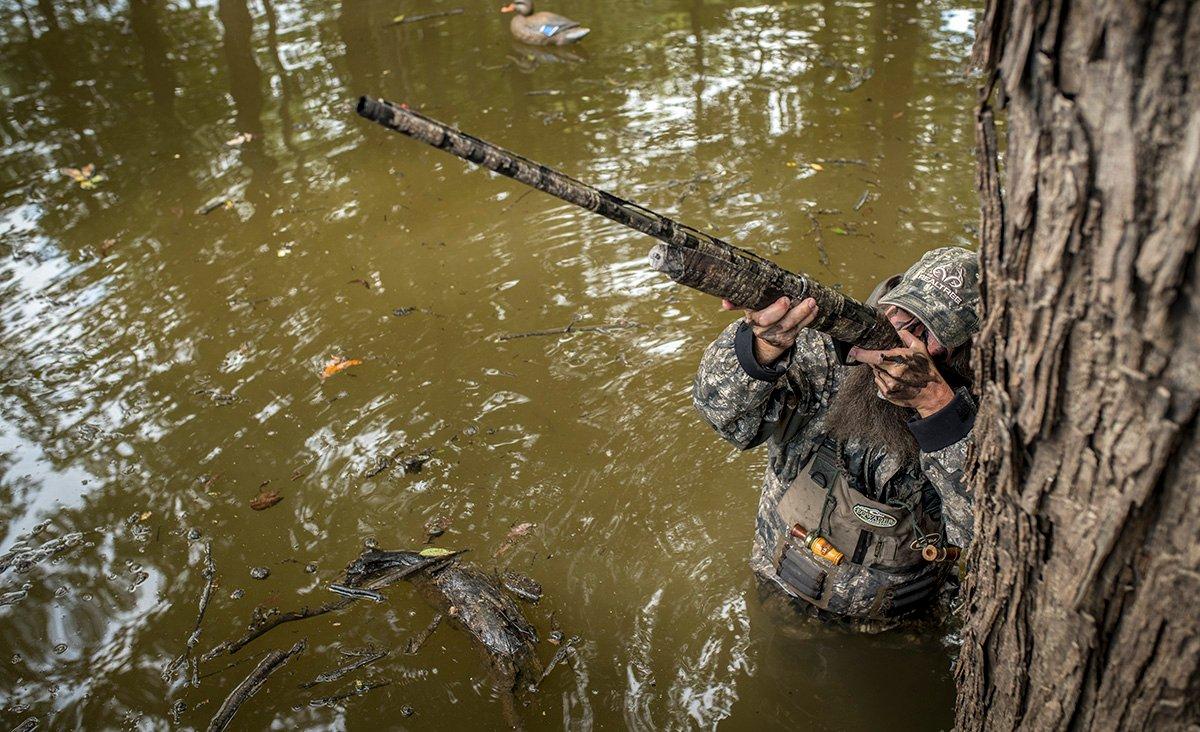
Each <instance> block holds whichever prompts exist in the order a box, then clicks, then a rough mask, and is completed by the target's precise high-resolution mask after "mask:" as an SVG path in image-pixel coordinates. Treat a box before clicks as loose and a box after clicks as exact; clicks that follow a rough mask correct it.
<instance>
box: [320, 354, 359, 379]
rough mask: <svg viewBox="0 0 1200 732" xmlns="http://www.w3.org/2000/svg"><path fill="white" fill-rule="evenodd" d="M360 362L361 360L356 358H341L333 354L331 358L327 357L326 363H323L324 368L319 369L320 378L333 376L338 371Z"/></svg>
mask: <svg viewBox="0 0 1200 732" xmlns="http://www.w3.org/2000/svg"><path fill="white" fill-rule="evenodd" d="M361 363H362V360H360V359H357V358H342V357H341V356H334V357H333V358H331V359H329V362H328V363H326V364H325V368H323V369H321V378H322V379H328V378H329V377H330V376H333V375H334V374H336V373H338V372H339V371H345V370H346V369H348V368H350V367H351V366H358V365H359V364H361Z"/></svg>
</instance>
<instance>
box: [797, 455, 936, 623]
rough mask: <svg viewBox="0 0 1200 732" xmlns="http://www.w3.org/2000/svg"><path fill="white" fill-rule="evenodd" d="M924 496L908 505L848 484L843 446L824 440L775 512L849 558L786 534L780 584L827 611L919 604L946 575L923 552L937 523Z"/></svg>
mask: <svg viewBox="0 0 1200 732" xmlns="http://www.w3.org/2000/svg"><path fill="white" fill-rule="evenodd" d="M920 493H921V492H920V491H916V497H915V498H914V499H912V500H910V501H906V502H904V503H903V505H894V504H893V503H881V502H879V501H876V500H874V499H872V498H870V497H868V496H867V495H866V494H864V493H863V492H861V491H859V490H857V489H856V488H855V487H854V486H853V485H851V481H850V480H849V479H848V477H847V470H846V468H845V466H844V465H843V462H842V459H841V455H840V449H839V446H838V443H837V442H836V441H835V440H833V439H831V438H826V439H824V440H823V441H822V443H821V444H820V446H819V447H818V449H817V450H816V452H815V453H814V454H813V456H812V457H811V458H810V459H809V461H808V462H807V463H806V464H805V465H804V466H803V467H802V468H801V469H800V470H799V472H798V474H797V476H796V478H795V479H794V480H793V481H792V482H791V484H790V485H789V486H788V488H787V490H786V491H785V492H784V494H783V496H782V498H781V499H780V501H779V505H778V508H777V510H778V512H779V516H780V518H781V519H782V520H783V521H784V522H785V525H786V526H787V527H788V528H789V529H790V528H791V527H794V526H796V525H797V524H799V525H800V526H801V527H803V529H804V530H806V531H807V532H808V533H809V534H816V535H819V536H820V537H821V538H823V539H825V540H826V541H827V542H829V543H830V544H832V545H833V547H834V548H836V549H837V550H839V551H840V552H841V553H842V554H843V555H844V559H843V560H841V561H840V562H837V563H834V562H833V561H830V559H829V558H828V557H824V556H815V555H814V552H813V551H812V550H811V548H808V547H806V546H805V544H804V542H802V541H800V540H798V539H796V538H795V537H793V536H791V535H789V533H788V532H787V531H785V532H784V533H783V537H782V538H781V539H780V541H779V545H778V546H777V547H776V550H775V556H774V559H775V567H776V570H777V571H778V573H779V579H780V581H781V582H782V584H783V585H784V587H785V588H786V589H788V590H789V591H790V592H792V594H794V595H796V596H797V597H799V598H800V599H803V600H805V601H807V602H809V603H811V604H813V605H816V606H817V607H819V608H821V609H823V610H831V611H833V612H838V613H847V612H852V614H855V615H867V616H879V617H884V616H889V617H892V616H895V615H899V614H903V613H904V612H908V611H909V610H914V609H917V608H918V607H920V606H921V605H923V604H924V603H925V602H927V601H928V600H929V599H930V598H931V597H932V596H933V595H934V594H935V593H936V592H937V590H938V587H939V585H940V584H941V579H942V577H943V576H944V574H943V568H941V567H938V566H936V565H932V564H930V563H929V562H927V561H925V560H924V558H923V557H922V556H921V552H922V550H923V549H924V547H925V546H926V545H927V544H929V543H931V542H934V541H936V540H937V538H938V537H939V534H940V521H938V520H936V519H934V518H933V517H930V516H928V515H927V514H926V511H925V508H924V504H923V501H922V500H921V499H920ZM864 607H865V612H864Z"/></svg>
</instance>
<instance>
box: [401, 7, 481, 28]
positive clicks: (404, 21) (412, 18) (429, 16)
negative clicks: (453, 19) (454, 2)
mask: <svg viewBox="0 0 1200 732" xmlns="http://www.w3.org/2000/svg"><path fill="white" fill-rule="evenodd" d="M464 12H466V11H464V10H463V9H462V8H450V9H449V10H439V11H437V12H436V13H422V14H421V15H398V16H396V17H395V18H393V19H392V25H408V24H409V23H420V22H421V21H422V20H433V19H434V18H445V17H448V16H451V15H462V14H463V13H464Z"/></svg>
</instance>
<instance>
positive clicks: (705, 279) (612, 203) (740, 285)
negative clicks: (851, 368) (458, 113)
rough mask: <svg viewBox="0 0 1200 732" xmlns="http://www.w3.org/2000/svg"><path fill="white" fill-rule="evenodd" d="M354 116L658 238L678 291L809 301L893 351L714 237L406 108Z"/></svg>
mask: <svg viewBox="0 0 1200 732" xmlns="http://www.w3.org/2000/svg"><path fill="white" fill-rule="evenodd" d="M358 114H359V115H361V116H362V117H365V118H366V119H369V120H371V121H373V122H378V123H379V124H381V125H383V126H384V127H386V128H388V129H389V130H393V131H395V132H399V133H401V134H403V135H407V136H408V137H411V138H413V139H414V140H420V141H421V142H424V143H426V144H428V145H432V146H433V147H436V148H438V149H439V150H445V151H446V152H448V153H450V154H452V155H457V156H458V157H460V158H462V159H464V160H467V161H470V162H472V163H475V164H476V165H480V166H483V167H484V168H487V169H488V170H490V171H492V172H495V173H499V174H500V175H505V176H508V177H509V178H512V179H513V180H517V181H520V182H521V183H524V184H525V185H527V186H531V187H533V188H536V189H538V190H539V191H543V192H545V193H549V194H550V195H552V196H555V197H557V198H561V199H562V200H564V201H566V202H567V203H573V204H575V205H576V206H580V207H582V208H586V209H587V210H589V211H592V212H593V213H598V214H600V215H601V216H603V217H605V218H607V219H611V220H612V221H616V222H617V223H618V224H624V225H625V226H628V227H630V228H631V229H636V230H637V231H640V232H642V233H643V234H647V235H649V236H652V237H654V238H655V239H658V240H659V241H660V242H662V243H661V244H658V245H656V246H655V247H654V248H653V249H651V250H650V266H651V267H652V268H654V269H655V270H657V271H659V272H662V273H663V274H665V275H667V276H668V277H670V278H671V279H672V280H675V281H676V282H678V283H679V284H681V285H687V286H688V287H691V288H694V289H697V290H699V291H701V292H704V293H707V294H709V295H715V296H716V297H721V298H725V299H726V300H729V301H730V302H732V303H733V304H734V305H736V306H738V307H741V308H749V309H751V310H759V309H762V308H765V307H766V306H768V305H770V304H771V303H773V302H775V300H777V299H779V297H780V296H782V295H787V296H788V297H789V298H791V299H792V302H799V301H800V300H802V299H804V298H806V297H811V298H813V299H814V300H816V301H817V305H818V306H819V307H820V310H819V312H818V317H817V320H816V321H815V322H814V323H813V324H812V326H811V327H813V328H816V329H817V330H820V331H822V332H825V333H828V334H829V335H831V336H833V337H834V338H837V339H838V340H840V341H845V342H846V343H851V344H856V345H859V346H862V347H864V348H892V347H894V346H898V345H900V339H899V337H898V336H897V335H896V331H895V330H894V329H893V328H892V326H891V325H889V324H888V321H887V319H886V318H884V317H883V316H882V315H881V314H880V313H879V312H878V311H876V310H875V309H874V308H871V307H868V306H867V305H864V304H863V303H861V302H859V301H857V300H855V299H853V298H851V297H847V296H845V295H843V294H842V293H840V292H838V291H837V290H834V289H833V288H831V287H826V286H825V285H822V284H821V283H819V282H817V281H816V280H813V279H812V278H810V277H808V276H806V275H802V274H797V273H795V272H789V271H788V270H786V269H784V268H782V267H780V266H779V265H777V264H775V263H774V262H770V261H768V260H766V259H763V258H762V257H760V256H758V255H756V254H753V253H752V252H748V251H746V250H745V249H740V248H738V247H735V246H733V245H732V244H729V243H728V242H724V241H721V240H720V239H718V238H716V237H715V236H709V235H708V234H705V233H703V232H701V231H697V230H696V229H693V228H691V227H690V226H685V225H684V224H680V223H679V222H677V221H673V220H671V219H669V218H667V217H666V216H661V215H659V214H656V213H654V212H653V211H650V210H648V209H645V208H642V207H641V206H639V205H637V204H636V203H631V202H630V201H626V200H624V199H622V198H618V197H617V196H614V195H612V194H611V193H607V192H605V191H602V190H600V189H598V188H593V187H592V186H589V185H587V184H585V183H581V182H579V181H577V180H575V179H574V178H572V177H570V176H568V175H565V174H563V173H560V172H558V171H557V170H553V169H552V168H548V167H546V166H545V165H541V164H539V163H535V162H533V161H532V160H528V159H526V158H523V157H521V156H520V155H516V154H514V153H511V152H509V151H507V150H505V149H503V148H500V147H497V146H496V145H493V144H491V143H489V142H485V141H483V140H480V139H479V138H477V137H472V136H471V135H468V134H465V133H463V132H459V131H458V130H455V129H453V128H451V127H449V126H447V125H445V124H442V123H441V122H438V121H437V120H434V119H430V118H429V117H426V116H425V115H422V114H419V113H417V112H414V111H412V110H410V109H408V108H406V107H403V106H399V105H395V104H392V103H391V102H386V101H383V100H380V99H373V98H371V97H361V98H360V99H359V100H358Z"/></svg>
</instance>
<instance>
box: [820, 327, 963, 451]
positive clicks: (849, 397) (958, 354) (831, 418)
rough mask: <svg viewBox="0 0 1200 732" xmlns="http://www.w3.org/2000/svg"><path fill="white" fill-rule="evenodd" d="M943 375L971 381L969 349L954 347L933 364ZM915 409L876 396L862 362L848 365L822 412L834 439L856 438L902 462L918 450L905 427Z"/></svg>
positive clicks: (873, 377) (870, 377)
mask: <svg viewBox="0 0 1200 732" xmlns="http://www.w3.org/2000/svg"><path fill="white" fill-rule="evenodd" d="M936 365H937V367H938V370H939V371H940V372H941V373H942V375H943V377H944V378H950V374H955V375H956V376H957V377H958V380H959V381H965V382H967V383H968V384H970V383H971V381H972V379H971V371H970V348H969V347H964V348H959V349H957V350H956V351H955V352H954V353H953V354H952V355H951V356H950V358H949V359H948V360H947V361H944V362H940V363H937V364H936ZM914 416H916V412H914V411H913V410H911V409H909V408H908V407H901V406H898V405H896V404H892V403H891V402H889V401H887V400H886V399H881V398H880V397H879V390H878V388H876V386H875V376H874V374H873V373H872V371H871V367H870V366H867V365H865V364H859V365H856V366H848V367H847V372H846V375H845V377H844V378H843V379H842V383H841V385H840V386H839V387H838V392H837V394H836V395H834V397H833V401H832V402H831V403H830V405H829V412H827V413H826V415H825V425H826V427H827V428H828V429H829V434H830V435H832V436H833V437H834V438H835V439H837V440H843V441H844V440H848V439H850V438H852V437H857V438H859V439H860V440H862V441H863V442H865V443H866V444H867V445H870V446H872V447H879V448H882V449H884V450H885V451H887V452H888V453H889V454H891V455H894V456H895V457H897V458H899V460H900V463H901V464H902V465H908V464H910V463H915V462H916V461H917V459H918V458H919V457H920V454H921V450H920V447H919V446H918V445H917V438H915V437H913V434H912V431H911V430H909V429H908V420H910V419H912V418H913V417H914Z"/></svg>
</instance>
